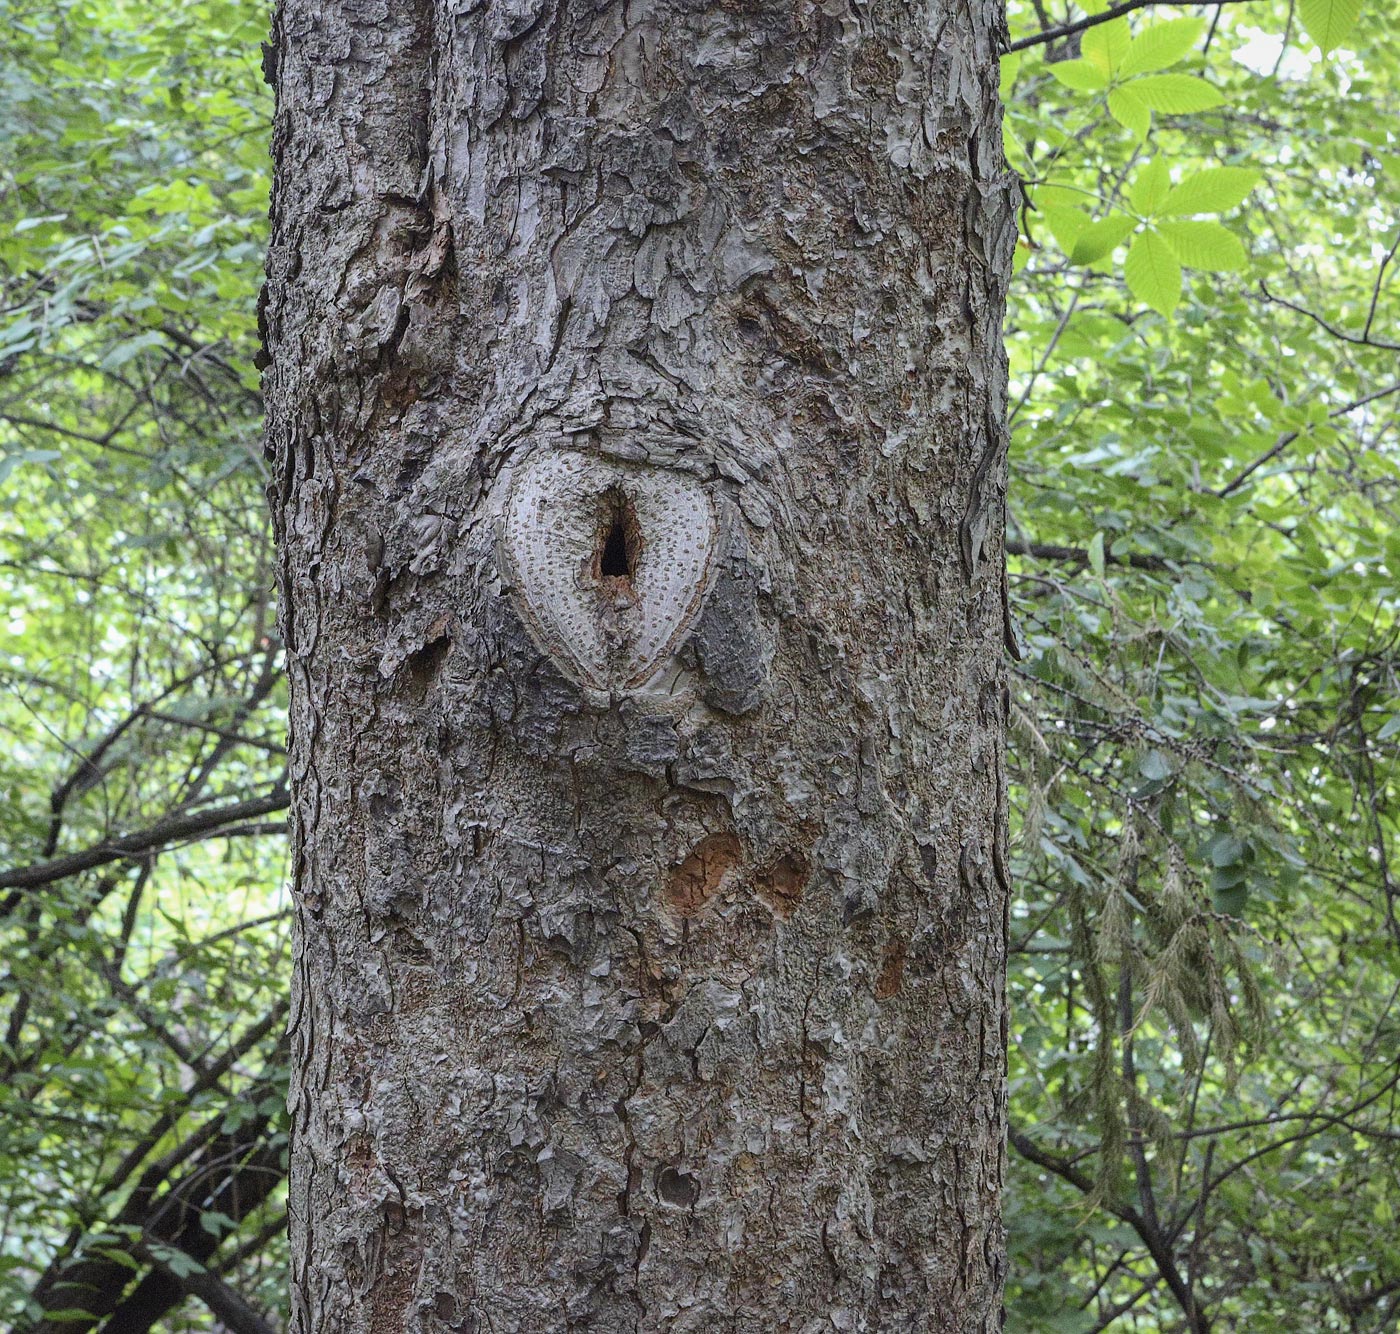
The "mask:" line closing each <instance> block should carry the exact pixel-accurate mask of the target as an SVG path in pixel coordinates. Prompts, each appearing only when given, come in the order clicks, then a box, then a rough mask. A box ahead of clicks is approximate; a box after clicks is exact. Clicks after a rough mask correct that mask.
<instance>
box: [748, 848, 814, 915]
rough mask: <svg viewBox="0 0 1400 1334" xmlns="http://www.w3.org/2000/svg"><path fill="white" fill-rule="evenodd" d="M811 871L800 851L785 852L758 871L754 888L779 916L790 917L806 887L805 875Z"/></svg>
mask: <svg viewBox="0 0 1400 1334" xmlns="http://www.w3.org/2000/svg"><path fill="white" fill-rule="evenodd" d="M811 873H812V866H811V863H810V862H809V861H808V860H807V858H806V857H805V856H804V855H803V854H802V853H800V852H797V851H795V850H794V851H791V852H785V853H784V854H783V855H782V856H781V857H779V858H778V860H777V861H775V862H773V863H771V864H770V865H768V866H765V867H764V868H763V870H762V871H760V872H759V873H758V881H757V885H756V888H757V889H758V892H759V895H760V897H761V898H762V899H763V901H764V902H765V903H766V904H767V905H768V906H769V907H770V908H772V910H773V911H774V912H775V913H776V914H777V915H778V916H779V917H783V918H787V917H791V916H792V914H793V913H794V912H795V911H796V910H797V905H798V902H799V901H800V900H801V898H802V895H803V893H804V892H805V891H806V889H807V877H808V876H809V875H811Z"/></svg>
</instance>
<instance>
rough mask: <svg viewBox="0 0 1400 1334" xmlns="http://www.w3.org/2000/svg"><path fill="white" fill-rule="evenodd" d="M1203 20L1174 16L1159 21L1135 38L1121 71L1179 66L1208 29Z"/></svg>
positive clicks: (1143, 72)
mask: <svg viewBox="0 0 1400 1334" xmlns="http://www.w3.org/2000/svg"><path fill="white" fill-rule="evenodd" d="M1205 26H1206V25H1205V22H1204V21H1203V20H1202V19H1170V20H1168V21H1167V22H1166V23H1156V24H1153V26H1152V27H1150V28H1148V29H1147V30H1146V31H1144V32H1141V33H1139V34H1138V36H1137V37H1135V38H1134V39H1133V43H1132V45H1131V46H1130V47H1129V48H1128V53H1127V55H1125V56H1124V57H1123V63H1122V65H1120V66H1119V69H1118V72H1119V73H1120V74H1122V75H1125V76H1126V75H1130V74H1149V73H1151V72H1152V71H1153V70H1159V69H1166V68H1167V66H1168V65H1175V64H1176V62H1177V61H1178V60H1180V59H1181V58H1182V56H1184V55H1185V54H1186V53H1187V52H1188V51H1190V49H1191V48H1192V47H1193V46H1195V44H1196V39H1197V38H1198V37H1199V36H1200V35H1201V33H1202V32H1203V31H1204V30H1205Z"/></svg>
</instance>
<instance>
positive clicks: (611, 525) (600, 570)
mask: <svg viewBox="0 0 1400 1334" xmlns="http://www.w3.org/2000/svg"><path fill="white" fill-rule="evenodd" d="M602 510H603V512H602V515H601V522H600V523H599V525H598V545H597V546H596V547H595V548H594V550H593V573H594V575H595V576H596V577H597V578H599V579H620V580H622V582H623V583H625V584H627V585H629V586H630V585H631V584H632V581H633V580H634V579H635V578H636V577H637V558H638V557H639V556H640V555H641V551H642V530H641V528H640V527H639V526H638V524H637V510H636V507H635V506H634V505H633V504H632V502H631V500H629V499H628V497H627V494H626V492H624V491H623V490H622V489H621V488H620V487H619V488H614V489H613V490H611V491H608V492H605V493H604V495H603V506H602Z"/></svg>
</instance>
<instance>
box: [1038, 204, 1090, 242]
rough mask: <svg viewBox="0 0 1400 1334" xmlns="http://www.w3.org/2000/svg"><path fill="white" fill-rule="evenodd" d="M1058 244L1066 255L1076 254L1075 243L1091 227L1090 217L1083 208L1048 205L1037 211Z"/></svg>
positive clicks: (1067, 205) (1066, 205)
mask: <svg viewBox="0 0 1400 1334" xmlns="http://www.w3.org/2000/svg"><path fill="white" fill-rule="evenodd" d="M1037 211H1038V212H1039V214H1040V216H1041V217H1042V218H1044V219H1045V224H1046V226H1047V227H1049V228H1050V234H1051V236H1053V237H1054V238H1055V241H1056V244H1058V245H1059V247H1060V249H1061V250H1063V251H1064V252H1065V254H1066V255H1069V254H1073V253H1074V246H1075V243H1076V242H1077V241H1078V240H1079V237H1080V235H1081V234H1082V233H1083V232H1084V230H1085V229H1086V228H1087V227H1088V226H1089V225H1090V222H1089V215H1088V214H1087V213H1085V212H1084V210H1083V209H1082V208H1075V207H1074V206H1073V205H1069V204H1047V205H1043V206H1042V207H1041V208H1040V209H1038V210H1037Z"/></svg>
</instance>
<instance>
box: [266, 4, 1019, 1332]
mask: <svg viewBox="0 0 1400 1334" xmlns="http://www.w3.org/2000/svg"><path fill="white" fill-rule="evenodd" d="M1000 10H1001V6H1000V4H999V3H996V2H995V0H924V3H913V4H896V3H893V0H869V2H868V3H857V2H855V0H823V3H820V4H816V3H810V2H809V0H783V3H778V0H746V2H745V3H743V4H739V3H722V4H721V3H716V4H700V3H697V2H696V0H654V3H651V4H646V5H638V4H633V5H620V4H617V3H612V2H611V0H571V2H566V0H453V2H452V3H447V2H446V0H401V2H400V3H394V4H389V3H386V2H385V0H283V2H282V5H281V9H280V12H279V14H278V17H277V20H276V27H275V39H274V46H273V48H272V49H271V50H270V51H269V60H268V64H269V70H268V72H269V77H270V78H271V79H272V80H273V81H274V83H275V84H276V85H277V87H278V94H279V96H278V110H277V120H276V135H275V155H276V161H277V182H276V189H275V197H274V213H273V222H274V242H273V246H272V250H271V254H270V257H269V268H268V275H269V276H268V286H267V290H266V293H265V302H264V307H263V320H264V333H265V337H266V341H267V347H268V351H269V354H270V366H271V369H270V373H269V376H268V385H267V388H268V404H269V410H270V425H269V435H268V440H269V451H270V455H271V457H272V459H273V462H274V468H273V478H274V480H273V483H272V503H273V508H274V513H275V519H276V523H277V528H278V536H279V542H280V551H281V561H282V570H281V579H282V595H283V603H282V623H283V633H284V637H285V640H286V648H287V659H288V668H289V672H290V679H291V685H292V757H291V765H292V770H291V771H292V778H293V783H294V803H293V810H294V830H295V835H294V837H295V842H294V853H293V855H294V888H295V894H296V901H297V914H298V944H297V949H296V976H295V980H294V986H295V995H294V1011H293V1020H292V1039H293V1044H294V1074H293V1081H292V1094H291V1100H292V1109H293V1123H294V1145H295V1147H294V1154H293V1167H292V1178H293V1179H292V1194H291V1204H290V1209H291V1217H292V1230H293V1248H294V1258H293V1298H294V1300H293V1308H294V1318H293V1328H294V1329H295V1330H296V1331H299V1334H312V1332H313V1331H314V1334H341V1332H342V1331H345V1332H346V1334H349V1332H351V1331H354V1332H356V1334H360V1332H365V1334H368V1332H370V1331H373V1332H374V1334H402V1332H403V1331H444V1330H458V1331H476V1330H495V1331H516V1330H519V1331H545V1330H563V1329H590V1330H597V1331H604V1332H605V1334H613V1332H615V1331H632V1330H636V1331H644V1330H647V1331H649V1330H668V1331H670V1330H675V1331H691V1330H695V1331H706V1334H716V1332H718V1331H726V1330H737V1331H765V1332H766V1331H783V1330H786V1331H817V1330H871V1331H875V1330H879V1331H899V1330H950V1331H952V1330H956V1331H972V1330H977V1331H981V1330H991V1329H996V1328H999V1324H1000V1289H1001V1281H1002V1271H1003V1268H1004V1249H1003V1242H1002V1233H1001V1223H1000V1213H999V1204H998V1193H999V1188H1000V1185H1001V1181H1002V1176H1003V1166H1004V1164H1003V1154H1004V1149H1003V1135H1004V1125H1003V1119H1004V1118H1003V1112H1004V1096H1005V1095H1004V1088H1003V1083H1004V1055H1003V1047H1004V1040H1005V1023H1006V1017H1005V1004H1004V999H1003V986H1002V977H1003V963H1004V949H1005V909H1006V897H1007V877H1006V870H1005V860H1004V837H1005V836H1004V822H1005V811H1004V807H1005V790H1004V782H1003V777H1002V767H1001V747H1002V733H1003V722H1004V713H1005V707H1006V705H1005V698H1006V695H1005V681H1004V668H1003V661H1002V639H1003V624H1004V576H1003V550H1002V501H1003V494H1004V477H1005V462H1004V460H1005V367H1004V360H1003V353H1002V350H1001V344H1000V321H1001V316H1002V309H1003V304H1004V294H1005V287H1006V282H1007V278H1008V275H1009V271H1010V257H1011V246H1012V242H1013V237H1014V199H1015V195H1014V192H1013V190H1012V187H1011V183H1010V179H1009V177H1008V176H1007V174H1006V172H1005V168H1004V165H1003V161H1002V155H1001V145H1000V112H999V107H998V102H997V59H996V52H997V49H998V44H999V41H1000V39H1001V35H1002V16H1001V12H1000Z"/></svg>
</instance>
